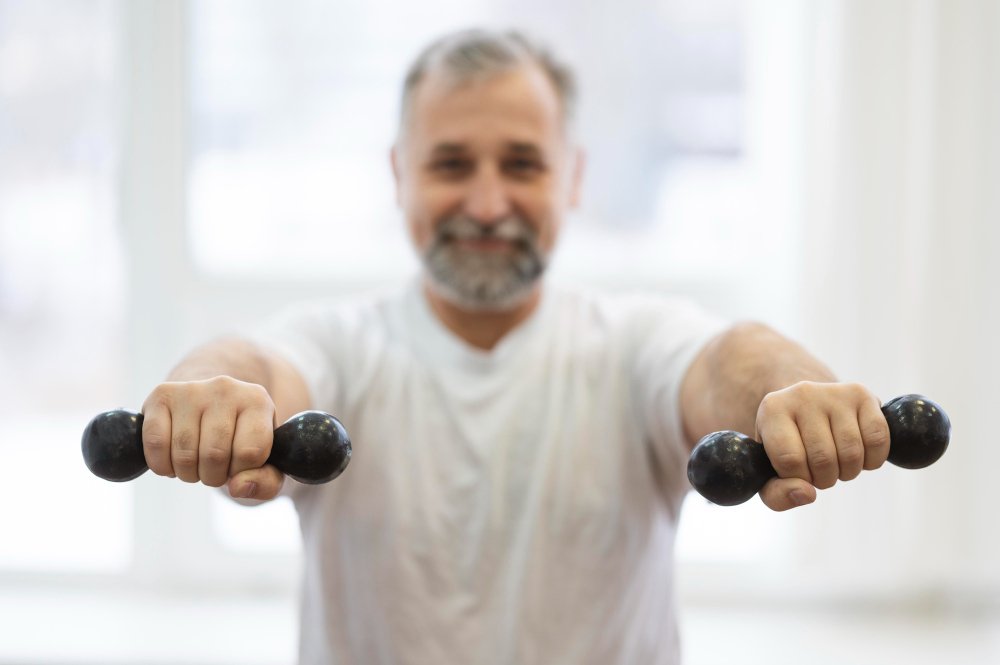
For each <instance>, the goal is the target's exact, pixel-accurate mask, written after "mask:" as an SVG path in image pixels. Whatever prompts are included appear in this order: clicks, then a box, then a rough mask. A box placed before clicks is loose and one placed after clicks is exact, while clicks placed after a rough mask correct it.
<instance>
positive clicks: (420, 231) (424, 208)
mask: <svg viewBox="0 0 1000 665" xmlns="http://www.w3.org/2000/svg"><path fill="white" fill-rule="evenodd" d="M452 206H453V204H452V203H450V197H449V195H448V193H447V191H443V190H442V188H440V187H435V186H434V185H420V184H418V185H417V186H416V187H415V188H413V189H412V191H408V192H407V193H406V196H405V197H404V198H403V201H402V207H403V214H404V215H405V216H406V223H407V227H408V228H409V232H410V238H411V240H412V241H413V243H414V245H416V246H417V248H418V249H421V250H423V249H426V248H427V246H428V245H430V242H431V239H432V238H433V237H434V229H435V227H436V226H437V225H438V223H439V222H440V221H441V219H443V218H444V217H445V216H446V215H447V214H448V212H449V210H450V209H451V207H452Z"/></svg>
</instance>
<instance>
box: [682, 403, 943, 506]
mask: <svg viewBox="0 0 1000 665" xmlns="http://www.w3.org/2000/svg"><path fill="white" fill-rule="evenodd" d="M882 413H883V414H884V415H885V419H886V422H887V423H888V424H889V461H890V462H891V463H893V464H895V465H896V466H901V467H903V468H906V469H922V468H924V467H925V466H929V465H931V464H933V463H934V462H936V461H937V460H938V459H939V458H940V457H941V456H942V455H943V454H944V452H945V450H946V449H947V448H948V442H949V440H950V439H951V421H950V420H949V418H948V414H946V413H945V412H944V409H942V408H941V407H940V406H939V405H938V404H937V403H936V402H933V401H931V400H930V399H928V398H926V397H924V396H922V395H903V396H901V397H897V398H895V399H892V400H889V401H888V402H886V403H885V405H883V406H882ZM687 473H688V480H689V481H691V485H692V487H694V488H695V489H696V490H697V491H698V493H699V494H701V495H702V496H703V497H705V498H706V499H708V500H709V501H711V502H712V503H716V504H719V505H720V506H735V505H737V504H740V503H743V502H744V501H746V500H748V499H749V498H750V497H752V496H753V495H755V494H757V493H758V492H759V491H760V490H761V488H762V487H763V486H764V483H766V482H767V481H768V480H770V479H771V478H774V477H776V476H777V475H778V474H777V472H776V471H775V470H774V467H772V466H771V462H770V460H769V459H768V458H767V453H766V452H765V451H764V446H763V445H762V444H760V443H758V442H757V441H754V440H753V439H751V438H750V437H748V436H746V435H745V434H740V433H739V432H732V431H725V432H715V433H713V434H709V435H708V436H706V437H704V438H702V439H701V441H699V442H698V445H696V446H695V448H694V450H693V451H692V453H691V459H689V460H688V469H687Z"/></svg>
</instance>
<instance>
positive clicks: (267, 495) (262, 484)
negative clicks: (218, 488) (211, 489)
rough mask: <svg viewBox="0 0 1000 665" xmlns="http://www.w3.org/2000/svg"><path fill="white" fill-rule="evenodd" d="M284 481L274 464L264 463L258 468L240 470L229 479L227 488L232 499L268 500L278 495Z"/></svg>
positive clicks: (282, 475)
mask: <svg viewBox="0 0 1000 665" xmlns="http://www.w3.org/2000/svg"><path fill="white" fill-rule="evenodd" d="M284 482H285V474H283V473H281V472H280V471H278V470H277V469H276V468H275V467H274V466H272V465H270V464H265V465H264V466H262V467H260V468H259V469H249V470H247V471H243V472H240V473H238V474H236V475H235V476H233V477H232V478H230V479H229V482H228V484H227V489H228V490H229V496H231V497H233V498H234V499H257V500H259V501H269V500H270V499H273V498H274V497H276V496H278V494H279V493H280V492H281V486H282V485H283V484H284Z"/></svg>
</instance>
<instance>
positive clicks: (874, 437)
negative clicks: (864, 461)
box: [861, 423, 889, 448]
mask: <svg viewBox="0 0 1000 665" xmlns="http://www.w3.org/2000/svg"><path fill="white" fill-rule="evenodd" d="M861 436H862V438H863V439H864V445H865V446H866V447H868V448H887V447H888V446H889V427H888V426H887V425H886V424H885V423H872V424H870V425H867V426H866V427H865V429H864V430H863V431H862V433H861Z"/></svg>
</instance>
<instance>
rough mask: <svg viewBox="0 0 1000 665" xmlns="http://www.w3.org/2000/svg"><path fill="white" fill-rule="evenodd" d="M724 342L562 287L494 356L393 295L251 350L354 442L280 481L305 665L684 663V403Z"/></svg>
mask: <svg viewBox="0 0 1000 665" xmlns="http://www.w3.org/2000/svg"><path fill="white" fill-rule="evenodd" d="M723 325H724V324H723V322H722V321H720V320H718V319H716V318H714V317H711V316H708V315H707V314H705V313H704V312H703V311H701V310H699V309H698V308H696V307H694V306H692V305H690V304H688V303H685V302H681V301H677V300H670V299H665V298H660V297H596V296H592V295H584V294H581V293H575V292H571V291H565V290H557V289H555V288H554V287H551V286H550V287H548V288H547V290H546V292H545V295H544V297H543V299H542V303H541V305H540V306H539V308H538V309H537V310H536V311H535V313H534V314H533V315H532V316H531V317H530V318H529V319H528V320H527V321H525V322H524V323H523V324H522V325H520V326H519V327H518V328H516V329H515V330H513V331H512V332H511V333H509V334H508V335H507V336H506V337H504V338H503V339H502V340H501V341H500V343H499V344H498V345H497V346H496V347H495V348H494V349H493V350H491V351H488V352H487V351H482V350H479V349H476V348H473V347H471V346H469V345H467V344H466V343H464V342H463V341H462V340H460V339H459V338H457V337H456V336H454V335H453V334H452V333H451V332H449V331H448V330H447V329H446V328H445V327H444V326H443V325H442V324H441V323H440V322H439V321H438V320H437V319H436V318H435V316H434V315H433V314H432V312H431V310H430V308H429V306H428V304H427V302H426V300H425V298H424V296H423V294H422V292H421V291H420V289H419V287H418V286H417V285H416V284H413V285H411V286H410V287H409V288H408V289H406V290H404V291H403V292H402V293H399V294H397V295H394V296H391V297H384V298H381V299H375V300H366V301H364V302H360V303H353V304H342V303H341V304H333V303H323V304H311V305H305V306H299V307H296V308H294V309H293V310H290V311H288V312H286V313H285V314H284V315H282V316H281V317H279V318H278V319H277V320H275V321H273V322H272V323H271V324H270V325H269V326H268V327H267V328H266V329H265V330H263V331H261V334H260V335H258V340H260V341H263V342H264V343H265V344H266V345H268V346H269V347H271V348H272V349H274V350H275V351H277V352H279V353H281V354H283V355H284V356H285V357H287V358H288V359H289V360H290V361H291V362H292V363H293V364H294V365H295V366H296V367H297V368H298V369H299V370H300V371H301V373H302V375H303V377H304V378H305V379H306V382H307V384H308V386H309V389H310V391H311V395H312V400H313V405H314V407H315V408H317V409H321V410H325V411H329V412H331V413H333V414H334V415H336V416H337V417H338V418H339V419H340V420H341V421H342V422H343V423H344V426H345V427H346V428H347V430H348V432H349V433H350V435H351V439H352V442H353V447H354V451H353V456H352V459H351V463H350V466H349V467H348V468H347V470H346V471H345V472H344V473H343V475H341V476H340V477H339V478H337V479H336V480H334V481H333V482H331V483H329V484H327V485H322V486H307V485H300V484H298V483H296V482H294V481H292V480H290V479H289V480H287V481H286V484H285V487H286V490H285V492H286V493H287V494H288V495H290V496H291V498H292V500H293V501H294V503H295V507H296V509H297V511H298V514H299V516H300V520H301V528H302V535H303V540H304V549H305V557H306V567H305V577H304V583H303V596H302V607H301V611H302V624H301V636H300V639H301V644H300V658H301V662H302V663H303V664H305V665H312V664H314V663H324V664H326V663H338V664H339V663H350V664H357V665H378V664H382V663H385V664H394V665H395V664H399V663H404V664H408V663H419V664H422V665H444V664H451V663H456V664H457V663H462V664H470V663H483V664H488V665H500V664H518V665H526V664H532V663H538V664H542V665H561V664H566V665H581V664H584V663H594V664H595V665H612V664H617V663H621V664H626V663H627V664H634V663H643V664H652V663H670V664H673V663H677V661H678V652H679V649H678V642H677V632H676V624H675V617H674V604H673V596H674V585H673V541H674V532H675V527H676V521H677V516H678V512H679V510H680V507H681V501H682V499H683V497H684V494H685V492H686V491H687V488H688V484H687V479H686V477H685V469H686V463H687V449H686V447H685V443H684V441H683V438H684V437H683V433H682V426H681V420H680V413H679V405H678V401H679V387H680V382H681V379H682V378H683V376H684V374H685V372H686V369H687V367H688V366H689V364H690V363H691V361H692V360H693V359H694V356H695V355H696V353H697V352H698V351H699V350H700V349H701V348H702V347H703V346H704V344H705V343H706V342H707V341H708V340H709V339H710V338H711V337H712V336H714V335H715V334H717V333H718V332H720V330H721V329H722V327H723Z"/></svg>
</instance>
